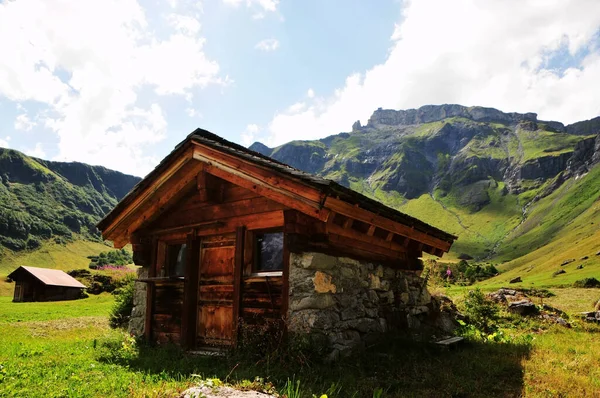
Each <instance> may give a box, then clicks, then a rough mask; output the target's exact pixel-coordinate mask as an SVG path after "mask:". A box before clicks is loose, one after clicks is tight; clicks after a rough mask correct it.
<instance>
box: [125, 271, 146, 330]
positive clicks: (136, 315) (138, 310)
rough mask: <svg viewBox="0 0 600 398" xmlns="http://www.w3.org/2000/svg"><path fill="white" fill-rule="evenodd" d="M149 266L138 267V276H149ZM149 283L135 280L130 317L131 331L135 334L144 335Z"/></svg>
mask: <svg viewBox="0 0 600 398" xmlns="http://www.w3.org/2000/svg"><path fill="white" fill-rule="evenodd" d="M147 277H148V268H147V267H144V268H140V269H138V278H147ZM147 286H148V284H147V283H143V282H135V290H134V294H133V309H132V310H131V318H130V319H129V332H130V333H131V334H133V335H134V336H143V335H144V326H145V324H146V287H147Z"/></svg>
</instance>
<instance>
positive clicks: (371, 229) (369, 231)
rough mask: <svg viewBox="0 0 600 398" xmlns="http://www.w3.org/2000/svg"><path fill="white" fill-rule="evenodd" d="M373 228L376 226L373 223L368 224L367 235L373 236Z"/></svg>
mask: <svg viewBox="0 0 600 398" xmlns="http://www.w3.org/2000/svg"><path fill="white" fill-rule="evenodd" d="M375 228H377V227H376V226H375V225H372V224H371V225H370V226H369V230H368V231H367V235H369V236H373V234H374V233H375Z"/></svg>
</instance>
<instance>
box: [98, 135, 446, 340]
mask: <svg viewBox="0 0 600 398" xmlns="http://www.w3.org/2000/svg"><path fill="white" fill-rule="evenodd" d="M98 228H99V229H100V230H101V231H102V234H103V237H104V238H105V239H108V240H111V241H113V242H114V245H115V247H117V248H121V247H123V246H124V245H126V244H128V243H132V245H133V252H134V262H135V263H136V264H138V265H141V266H142V269H141V271H140V278H139V284H138V287H137V292H136V302H135V303H134V305H135V307H134V311H133V313H132V325H131V327H132V329H133V330H132V331H133V332H134V333H138V334H141V333H143V334H144V335H145V336H146V338H147V339H148V340H151V341H155V342H174V343H177V344H182V345H184V346H185V347H188V348H200V347H205V346H231V345H235V344H236V341H237V337H238V331H239V328H240V327H241V325H244V327H245V326H247V325H256V324H261V323H265V322H267V321H268V320H276V321H280V322H281V323H282V325H283V326H284V327H285V328H287V329H288V331H292V332H309V333H310V332H319V333H324V334H326V335H327V336H329V338H330V341H331V342H332V344H337V346H346V345H347V346H352V345H353V344H355V343H356V342H359V341H361V340H362V339H363V338H364V337H366V336H370V335H373V333H377V332H381V331H385V330H388V329H389V328H390V327H391V324H392V323H396V322H393V320H394V319H400V322H399V323H400V324H404V325H405V326H406V325H408V326H409V327H410V326H411V323H412V325H413V326H414V325H415V322H417V321H418V320H417V317H418V314H422V313H423V312H427V308H426V307H427V305H428V304H427V303H430V302H431V297H430V296H429V295H428V294H427V293H426V292H423V286H424V284H423V280H422V279H421V278H419V276H418V275H419V273H420V271H421V269H422V263H421V261H420V259H419V258H420V257H421V256H422V254H423V253H430V254H433V255H435V256H442V254H443V253H445V252H447V251H448V250H449V249H450V246H451V245H452V243H453V241H454V240H455V239H456V237H455V236H453V235H450V234H448V233H446V232H444V231H441V230H439V229H437V228H434V227H432V226H430V225H427V224H425V223H423V222H421V221H419V220H417V219H415V218H413V217H410V216H408V215H405V214H403V213H400V212H398V211H396V210H394V209H391V208H389V207H386V206H384V205H382V204H381V203H379V202H377V201H374V200H372V199H369V198H367V197H366V196H364V195H362V194H359V193H357V192H355V191H353V190H351V189H348V188H346V187H344V186H342V185H339V184H338V183H336V182H334V181H330V180H326V179H323V178H320V177H316V176H313V175H310V174H307V173H304V172H302V171H300V170H297V169H295V168H292V167H290V166H288V165H286V164H283V163H280V162H278V161H276V160H273V159H271V158H269V157H266V156H263V155H261V154H259V153H256V152H253V151H250V150H248V149H246V148H244V147H242V146H240V145H237V144H234V143H232V142H228V141H226V140H224V139H222V138H221V137H219V136H216V135H214V134H212V133H210V132H208V131H204V130H200V129H198V130H196V131H194V132H193V133H192V134H190V135H189V136H188V137H187V138H186V139H185V140H184V141H183V142H182V143H180V144H179V145H178V146H177V147H176V148H175V149H174V150H173V152H172V153H171V154H169V155H168V156H167V157H166V158H165V159H164V160H163V161H162V162H161V163H160V164H159V165H158V166H157V167H156V168H155V169H154V170H153V171H152V172H151V173H150V174H148V175H147V176H146V177H145V178H144V179H143V180H142V181H141V182H140V183H139V184H138V185H137V186H135V187H134V188H133V190H132V191H131V192H130V193H129V194H128V195H127V196H126V197H125V198H123V200H122V201H121V202H120V203H119V204H118V205H117V206H116V207H115V208H114V209H113V210H112V211H111V212H110V213H109V214H108V215H107V216H106V217H105V218H104V219H103V220H101V221H100V223H99V224H98ZM419 308H420V310H419ZM419 311H421V312H419ZM407 317H408V318H407ZM410 317H412V318H411V319H412V321H411V320H410V319H409V318H410ZM407 319H408V321H407Z"/></svg>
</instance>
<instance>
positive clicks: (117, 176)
mask: <svg viewBox="0 0 600 398" xmlns="http://www.w3.org/2000/svg"><path fill="white" fill-rule="evenodd" d="M140 180H141V179H140V178H139V177H135V176H131V175H127V174H123V173H120V172H117V171H113V170H110V169H107V168H105V167H102V166H90V165H87V164H84V163H78V162H69V163H67V162H53V161H48V160H42V159H37V158H33V157H30V156H27V155H25V154H23V153H22V152H19V151H17V150H14V149H7V148H0V246H1V247H3V248H4V249H2V251H3V250H6V249H9V250H11V251H21V250H25V249H32V250H33V249H37V248H39V247H40V246H41V244H42V242H43V241H46V240H51V239H53V240H54V241H55V242H57V243H65V242H70V241H73V239H76V238H77V237H81V238H84V239H88V240H91V241H97V242H101V237H100V234H99V232H98V231H97V229H96V227H95V224H96V222H97V221H98V220H99V219H100V218H101V217H102V216H103V215H104V214H106V213H107V212H108V211H110V210H111V209H112V208H113V207H114V206H115V205H116V203H117V202H118V201H119V200H120V199H121V198H122V197H123V196H124V195H125V194H127V192H129V190H130V189H131V188H132V187H133V186H134V185H135V184H136V183H137V182H139V181H140ZM0 255H1V253H0Z"/></svg>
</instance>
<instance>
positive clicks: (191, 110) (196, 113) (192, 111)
mask: <svg viewBox="0 0 600 398" xmlns="http://www.w3.org/2000/svg"><path fill="white" fill-rule="evenodd" d="M185 113H187V115H188V116H189V117H196V116H197V117H200V118H201V117H202V113H201V112H200V111H198V110H197V109H194V108H186V109H185Z"/></svg>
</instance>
